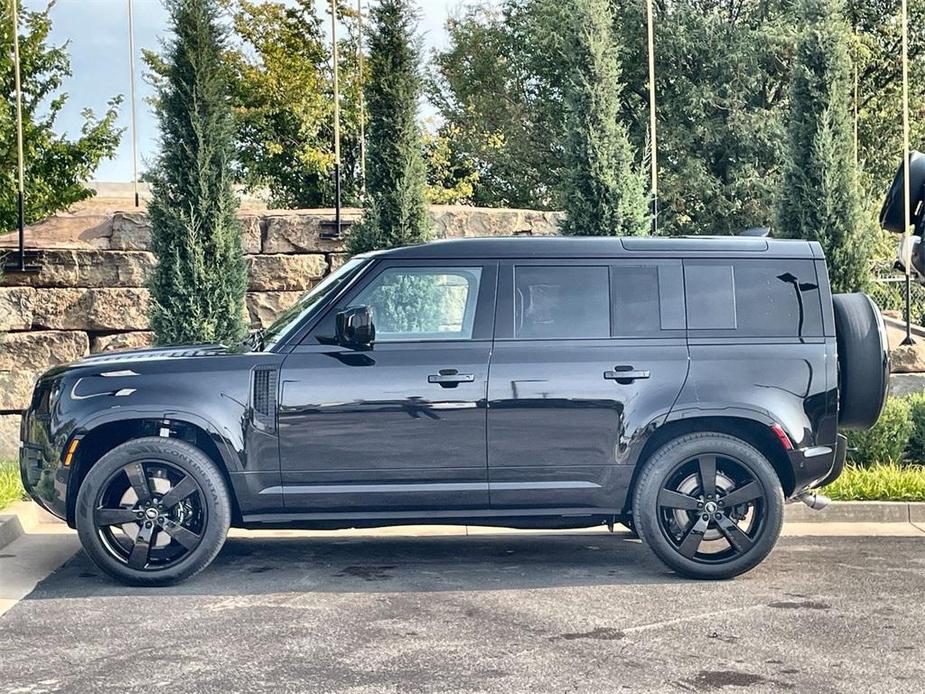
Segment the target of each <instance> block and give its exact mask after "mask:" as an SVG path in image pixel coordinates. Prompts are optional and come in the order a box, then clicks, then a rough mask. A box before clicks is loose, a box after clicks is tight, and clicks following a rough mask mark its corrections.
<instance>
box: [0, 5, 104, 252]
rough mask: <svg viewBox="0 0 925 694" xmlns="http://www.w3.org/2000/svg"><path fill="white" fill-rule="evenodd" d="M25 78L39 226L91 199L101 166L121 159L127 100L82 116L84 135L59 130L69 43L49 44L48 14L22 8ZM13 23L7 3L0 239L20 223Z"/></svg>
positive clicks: (29, 181)
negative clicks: (122, 111) (91, 182)
mask: <svg viewBox="0 0 925 694" xmlns="http://www.w3.org/2000/svg"><path fill="white" fill-rule="evenodd" d="M19 32H20V36H19V54H20V74H21V79H22V92H23V99H22V106H23V148H24V152H25V182H26V195H25V217H26V223H31V222H36V221H38V220H40V219H43V218H45V217H47V216H48V215H50V214H53V213H55V212H58V211H60V210H64V209H67V208H68V207H69V206H71V205H73V204H74V203H77V202H80V201H81V200H85V199H87V198H89V197H92V196H93V191H92V190H91V189H90V188H88V187H87V185H86V181H87V180H88V179H89V178H90V177H91V176H92V175H93V172H94V171H95V170H96V167H97V166H98V165H99V163H100V161H101V160H103V159H106V158H107V157H111V156H113V154H115V151H116V148H117V147H118V145H119V140H120V138H121V135H122V131H121V130H120V129H119V128H117V127H116V117H117V115H118V106H119V104H120V102H121V97H118V96H117V97H114V98H113V99H111V100H110V102H109V106H108V108H107V109H106V113H105V114H104V115H103V117H102V118H96V117H95V116H94V114H93V112H92V111H91V110H90V109H85V110H84V111H83V125H82V127H81V131H80V135H79V136H78V137H76V138H73V139H71V138H68V137H66V136H64V135H61V134H60V133H56V132H55V121H56V119H57V117H58V115H59V114H60V113H61V109H62V108H64V105H65V103H66V102H67V99H68V95H67V94H66V93H62V92H61V91H60V89H61V85H62V84H63V82H64V80H65V79H66V78H68V77H70V75H71V65H70V59H69V57H68V54H67V50H66V46H50V45H49V43H48V36H49V33H50V32H51V17H50V15H49V11H48V10H45V11H43V12H30V11H28V10H20V27H19ZM12 45H13V20H12V16H11V13H10V7H9V1H8V0H4V2H3V3H2V11H0V46H2V47H3V49H2V51H0V89H2V94H3V97H2V99H0V234H2V233H4V232H8V231H10V230H12V229H14V228H15V227H16V225H17V220H18V210H17V201H16V198H17V195H16V191H17V188H18V186H17V153H16V94H15V85H14V72H13V51H12V48H11V47H12Z"/></svg>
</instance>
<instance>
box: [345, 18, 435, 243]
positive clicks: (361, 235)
mask: <svg viewBox="0 0 925 694" xmlns="http://www.w3.org/2000/svg"><path fill="white" fill-rule="evenodd" d="M370 15H371V27H370V34H369V61H368V68H369V86H368V87H367V91H366V103H367V112H368V118H369V145H368V150H367V167H366V170H367V174H366V175H367V179H366V188H367V194H368V200H367V206H366V211H365V214H364V217H363V221H362V222H361V223H360V224H359V225H358V226H357V227H356V228H355V229H354V230H353V231H352V233H351V235H350V241H349V248H350V251H351V252H353V253H362V252H363V251H368V250H373V249H377V248H394V247H396V246H403V245H406V244H410V243H419V242H421V241H425V240H426V239H427V237H428V236H429V235H430V218H429V217H428V216H427V205H426V201H425V195H424V194H425V186H426V183H427V172H426V169H425V166H424V157H423V151H422V140H421V129H420V125H419V124H418V118H417V115H418V100H419V98H420V96H421V89H422V81H421V72H420V52H419V47H418V40H417V37H416V36H415V29H416V26H417V15H416V13H415V10H414V6H413V3H411V2H410V1H409V0H380V2H378V3H377V4H375V5H373V8H372V10H371V12H370Z"/></svg>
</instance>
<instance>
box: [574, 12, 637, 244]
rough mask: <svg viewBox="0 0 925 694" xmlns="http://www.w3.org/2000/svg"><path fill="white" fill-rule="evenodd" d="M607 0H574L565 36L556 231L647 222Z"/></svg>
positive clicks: (592, 231) (621, 230) (599, 230)
mask: <svg viewBox="0 0 925 694" xmlns="http://www.w3.org/2000/svg"><path fill="white" fill-rule="evenodd" d="M612 26H613V15H612V13H611V10H610V3H609V2H608V0H576V2H575V3H574V5H573V7H572V10H571V15H570V17H569V21H568V29H569V31H568V40H567V41H565V42H564V44H563V45H564V52H565V56H564V57H565V65H566V79H565V83H564V87H565V106H566V125H567V135H566V143H565V167H564V171H563V181H562V202H563V207H564V208H565V213H566V216H565V220H564V221H563V223H562V232H563V233H565V234H569V235H573V236H579V235H615V236H622V235H636V234H645V233H647V232H648V230H649V219H650V218H649V212H648V209H647V208H648V200H647V195H646V184H645V179H644V177H643V176H642V175H640V172H639V171H638V170H637V168H636V166H635V162H634V152H633V147H632V146H631V145H630V142H629V138H628V136H627V129H626V126H625V125H624V124H623V123H622V122H621V121H620V98H621V94H622V91H623V87H622V84H621V82H620V60H619V56H618V50H617V46H616V41H615V38H614V34H613V29H612Z"/></svg>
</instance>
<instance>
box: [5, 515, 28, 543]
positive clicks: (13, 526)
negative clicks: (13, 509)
mask: <svg viewBox="0 0 925 694" xmlns="http://www.w3.org/2000/svg"><path fill="white" fill-rule="evenodd" d="M24 532H25V531H24V530H23V527H22V523H21V522H20V520H19V516H15V515H13V516H7V515H2V516H0V549H3V548H4V547H6V546H7V545H8V544H10V543H11V542H12V541H13V540H17V539H19V538H20V537H22V535H23V533H24Z"/></svg>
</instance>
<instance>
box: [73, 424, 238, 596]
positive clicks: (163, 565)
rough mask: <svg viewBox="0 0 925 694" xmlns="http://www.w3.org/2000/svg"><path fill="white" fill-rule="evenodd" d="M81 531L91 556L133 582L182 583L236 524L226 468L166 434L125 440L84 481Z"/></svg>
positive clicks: (79, 499) (205, 562)
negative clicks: (230, 526) (225, 477)
mask: <svg viewBox="0 0 925 694" xmlns="http://www.w3.org/2000/svg"><path fill="white" fill-rule="evenodd" d="M75 516H76V525H77V532H78V534H79V535H80V541H81V544H83V547H84V550H86V552H87V554H88V555H90V558H91V559H92V560H93V561H94V562H95V563H96V564H97V566H99V567H100V568H101V569H102V570H103V571H105V572H106V573H108V574H109V575H110V576H113V577H114V578H116V579H118V580H120V581H122V582H123V583H128V584H131V585H140V586H145V585H147V586H156V585H167V584H171V583H177V582H178V581H182V580H185V579H187V578H190V577H191V576H193V575H195V574H197V573H199V572H200V571H202V570H203V569H204V568H205V567H206V566H208V565H209V564H210V563H211V562H212V560H213V559H214V558H215V557H216V555H217V554H218V552H219V550H220V549H221V548H222V545H223V544H224V542H225V536H226V535H227V533H228V527H229V525H230V524H231V503H230V501H229V496H228V489H227V487H226V485H225V480H224V478H223V477H222V475H221V473H220V472H219V471H218V469H217V468H216V466H215V464H214V463H213V462H212V461H211V459H209V457H208V456H207V455H206V454H205V453H203V452H202V451H200V450H199V449H198V448H196V447H195V446H193V445H191V444H189V443H186V442H185V441H179V440H177V439H168V438H160V437H148V438H142V439H135V440H132V441H128V442H126V443H123V444H122V445H121V446H117V447H116V448H114V449H113V450H111V451H110V452H109V453H107V454H106V455H104V456H103V457H102V458H100V460H99V461H98V462H97V463H96V464H95V465H94V466H93V467H92V468H90V471H89V472H88V473H87V476H86V478H85V479H84V481H83V483H82V484H81V486H80V492H79V493H78V495H77V508H76V514H75Z"/></svg>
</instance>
